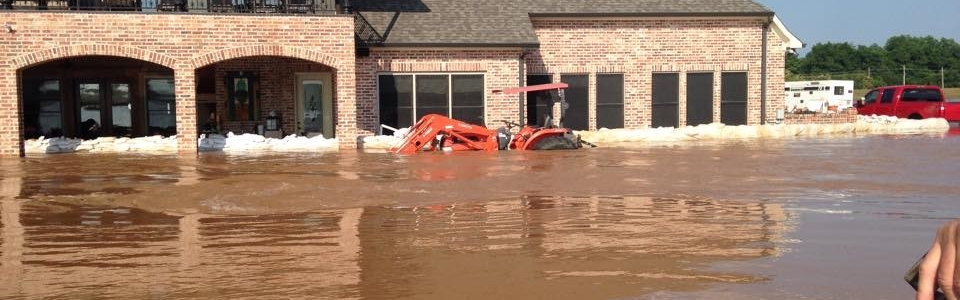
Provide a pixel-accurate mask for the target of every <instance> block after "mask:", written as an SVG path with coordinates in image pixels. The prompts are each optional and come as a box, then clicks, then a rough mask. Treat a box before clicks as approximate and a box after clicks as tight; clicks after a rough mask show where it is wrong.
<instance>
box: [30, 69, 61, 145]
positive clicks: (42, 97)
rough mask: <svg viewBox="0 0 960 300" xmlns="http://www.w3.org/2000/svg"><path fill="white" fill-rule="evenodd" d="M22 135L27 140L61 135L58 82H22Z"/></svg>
mask: <svg viewBox="0 0 960 300" xmlns="http://www.w3.org/2000/svg"><path fill="white" fill-rule="evenodd" d="M23 90H24V97H23V135H24V138H27V139H35V138H39V137H40V136H46V137H59V136H62V135H63V123H62V122H63V119H62V115H61V113H62V107H61V103H60V81H59V80H30V81H25V82H24V89H23Z"/></svg>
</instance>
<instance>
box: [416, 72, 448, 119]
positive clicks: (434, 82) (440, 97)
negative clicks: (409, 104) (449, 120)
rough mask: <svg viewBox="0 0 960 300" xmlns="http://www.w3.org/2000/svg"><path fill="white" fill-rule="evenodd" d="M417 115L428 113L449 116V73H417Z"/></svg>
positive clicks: (418, 117) (418, 116) (421, 115)
mask: <svg viewBox="0 0 960 300" xmlns="http://www.w3.org/2000/svg"><path fill="white" fill-rule="evenodd" d="M415 80H416V82H417V87H416V88H417V96H416V98H415V100H416V102H415V105H416V111H417V113H416V116H415V119H417V120H419V119H420V117H423V116H425V115H428V114H438V115H444V116H449V114H448V111H449V110H450V106H449V101H450V91H449V89H450V86H449V84H450V82H449V77H448V76H447V75H417V77H416V79H415Z"/></svg>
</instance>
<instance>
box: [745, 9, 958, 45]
mask: <svg viewBox="0 0 960 300" xmlns="http://www.w3.org/2000/svg"><path fill="white" fill-rule="evenodd" d="M755 2H757V3H760V4H762V5H764V6H766V7H767V8H769V9H771V10H773V11H774V12H776V13H777V16H778V17H780V20H781V21H783V23H784V24H785V25H786V26H787V28H788V29H790V32H792V33H793V34H794V35H796V36H797V37H798V38H800V39H801V40H803V42H804V43H805V44H806V47H805V48H804V49H803V50H801V51H800V52H801V53H807V52H809V51H810V47H812V46H813V45H815V44H817V43H825V42H850V43H852V44H854V45H870V44H878V45H881V46H883V45H884V44H885V43H886V41H887V38H889V37H891V36H895V35H901V34H909V35H914V36H928V35H929V36H933V37H936V38H951V39H954V40H956V41H957V42H960V0H913V1H908V0H872V1H868V0H829V1H827V0H806V1H803V0H755Z"/></svg>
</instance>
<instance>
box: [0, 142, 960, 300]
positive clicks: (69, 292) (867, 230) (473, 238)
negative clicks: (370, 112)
mask: <svg viewBox="0 0 960 300" xmlns="http://www.w3.org/2000/svg"><path fill="white" fill-rule="evenodd" d="M957 149H960V136H956V135H953V134H925V135H876V136H839V137H829V138H803V139H785V140H749V141H725V142H689V143H681V144H644V145H636V144H635V145H607V146H606V147H601V148H595V149H585V150H580V151H546V152H509V151H503V152H472V153H447V154H434V153H430V154H420V155H414V156H397V155H392V154H385V153H364V152H349V151H347V152H342V153H314V154H262V155H227V154H223V153H202V154H201V155H199V157H177V156H155V155H108V154H67V155H46V156H30V157H27V158H23V159H3V160H0V172H2V174H3V179H2V182H0V188H2V189H0V204H2V206H0V219H2V223H0V226H2V227H0V231H2V239H0V249H2V257H0V258H2V259H0V262H2V265H0V278H2V281H0V298H3V299H17V298H25V299H35V298H68V299H88V298H97V299H99V298H136V299H153V298H157V299H197V298H202V299H210V298H215V299H243V298H247V299H273V298H280V299H289V298H310V299H718V298H719V299H905V298H909V297H911V292H912V290H911V288H910V287H909V286H908V285H907V284H906V283H905V282H904V281H903V279H902V277H903V273H904V272H905V271H906V270H907V268H909V267H910V266H911V265H912V264H913V262H914V261H915V260H916V259H917V258H918V256H919V255H920V254H921V253H922V252H923V251H924V250H925V248H926V247H928V246H929V243H930V241H931V239H932V235H933V231H934V230H935V228H936V227H937V226H938V225H939V224H940V223H942V222H944V221H946V220H949V219H951V218H955V217H958V216H960V209H958V206H957V205H956V203H957V201H956V192H955V191H956V185H957V183H958V178H960V163H958V161H960V160H957V158H956V156H957V155H958V154H960V151H958V150H957Z"/></svg>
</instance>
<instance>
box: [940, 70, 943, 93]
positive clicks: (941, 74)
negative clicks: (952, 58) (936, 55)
mask: <svg viewBox="0 0 960 300" xmlns="http://www.w3.org/2000/svg"><path fill="white" fill-rule="evenodd" d="M940 87H941V88H942V87H943V66H940Z"/></svg>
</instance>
